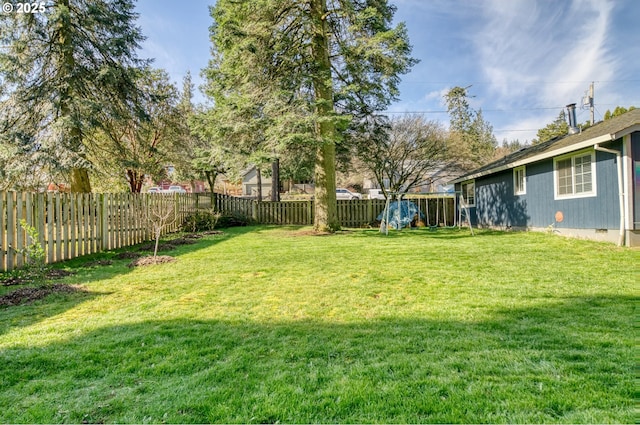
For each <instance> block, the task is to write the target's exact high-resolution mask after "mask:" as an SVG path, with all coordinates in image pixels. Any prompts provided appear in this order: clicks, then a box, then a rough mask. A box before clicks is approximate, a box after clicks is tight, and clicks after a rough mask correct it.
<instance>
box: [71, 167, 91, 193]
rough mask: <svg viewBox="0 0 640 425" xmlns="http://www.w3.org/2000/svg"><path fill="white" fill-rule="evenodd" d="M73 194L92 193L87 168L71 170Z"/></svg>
mask: <svg viewBox="0 0 640 425" xmlns="http://www.w3.org/2000/svg"><path fill="white" fill-rule="evenodd" d="M71 192H73V193H91V182H90V181H89V170H87V169H86V168H72V169H71Z"/></svg>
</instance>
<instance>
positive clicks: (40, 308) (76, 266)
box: [0, 227, 252, 335]
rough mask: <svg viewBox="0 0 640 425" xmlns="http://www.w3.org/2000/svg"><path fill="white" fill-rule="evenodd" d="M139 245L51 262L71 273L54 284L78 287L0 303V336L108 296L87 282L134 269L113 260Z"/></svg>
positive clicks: (200, 243) (204, 242) (210, 242)
mask: <svg viewBox="0 0 640 425" xmlns="http://www.w3.org/2000/svg"><path fill="white" fill-rule="evenodd" d="M251 231H252V229H251V228H248V227H242V228H234V229H233V230H232V231H229V232H224V234H223V235H215V236H213V237H208V238H203V239H199V240H197V241H196V242H195V243H194V244H191V245H182V246H179V247H177V248H176V249H175V250H173V251H170V252H168V254H169V255H172V256H175V257H176V258H179V257H180V255H183V254H185V253H188V252H194V251H197V250H200V249H206V248H208V247H211V246H214V245H217V244H219V243H222V242H224V241H226V240H229V239H230V238H233V237H236V236H240V235H242V234H245V233H248V232H251ZM140 245H141V244H139V245H133V246H129V247H126V248H121V249H117V250H113V251H105V252H100V253H96V254H91V255H86V256H82V257H77V258H74V259H72V260H68V261H63V262H59V263H54V264H53V265H52V267H53V268H54V269H64V270H68V271H72V272H73V274H72V275H71V276H68V277H66V278H64V279H56V280H55V281H53V283H61V284H71V285H78V286H79V287H80V289H81V290H79V291H77V292H73V293H64V294H56V293H53V294H51V295H48V296H46V297H45V298H42V299H40V300H37V301H35V302H31V303H27V304H21V305H17V306H0V335H3V334H5V333H7V332H9V331H10V330H11V329H14V328H16V327H26V326H30V325H33V324H34V323H37V322H39V321H42V320H45V319H47V318H50V317H53V316H56V315H58V314H61V313H64V312H65V311H67V310H69V309H72V308H73V307H75V306H77V305H79V304H81V303H83V302H86V301H89V300H91V299H93V298H95V297H98V296H103V295H109V294H110V292H96V291H91V290H90V286H88V285H90V284H91V283H92V282H94V281H96V280H108V279H113V278H117V277H118V276H123V275H126V274H128V273H131V272H132V271H133V270H134V268H131V267H127V264H129V263H130V262H131V261H132V260H131V259H120V260H118V259H116V256H117V255H118V254H119V253H121V252H127V251H131V252H137V249H138V247H139V246H140ZM141 254H143V255H148V252H142V253H141ZM161 254H163V253H162V252H159V253H158V255H161ZM104 260H110V261H112V264H109V265H96V266H85V264H87V263H90V262H97V261H104ZM151 267H153V266H151ZM25 287H28V285H14V286H9V287H5V288H2V289H3V290H2V292H1V294H2V295H6V294H8V293H10V292H12V291H15V290H18V289H20V288H25Z"/></svg>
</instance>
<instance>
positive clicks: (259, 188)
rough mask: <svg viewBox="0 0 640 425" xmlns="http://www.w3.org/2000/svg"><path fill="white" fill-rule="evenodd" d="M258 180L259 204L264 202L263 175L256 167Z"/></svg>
mask: <svg viewBox="0 0 640 425" xmlns="http://www.w3.org/2000/svg"><path fill="white" fill-rule="evenodd" d="M256 178H257V179H258V202H262V173H261V172H260V168H258V167H256Z"/></svg>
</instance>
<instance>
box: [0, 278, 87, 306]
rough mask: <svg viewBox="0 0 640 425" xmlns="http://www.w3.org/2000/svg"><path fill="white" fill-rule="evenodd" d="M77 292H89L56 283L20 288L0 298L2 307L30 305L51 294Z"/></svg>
mask: <svg viewBox="0 0 640 425" xmlns="http://www.w3.org/2000/svg"><path fill="white" fill-rule="evenodd" d="M75 292H87V291H86V289H84V288H81V287H79V286H73V285H67V284H64V283H56V284H55V285H47V286H41V287H37V288H20V289H17V290H15V291H13V292H10V293H8V294H5V295H3V296H0V306H2V307H9V306H14V305H21V304H29V303H32V302H34V301H37V300H41V299H43V298H45V297H46V296H48V295H51V294H72V293H75Z"/></svg>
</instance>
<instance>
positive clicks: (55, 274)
mask: <svg viewBox="0 0 640 425" xmlns="http://www.w3.org/2000/svg"><path fill="white" fill-rule="evenodd" d="M73 274H75V273H73V272H70V271H67V270H60V269H51V270H49V271H47V274H46V275H45V279H62V278H63V277H67V276H71V275H73ZM28 283H32V279H31V278H30V277H29V276H10V277H7V278H5V279H3V280H0V285H2V286H14V285H24V284H28Z"/></svg>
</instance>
